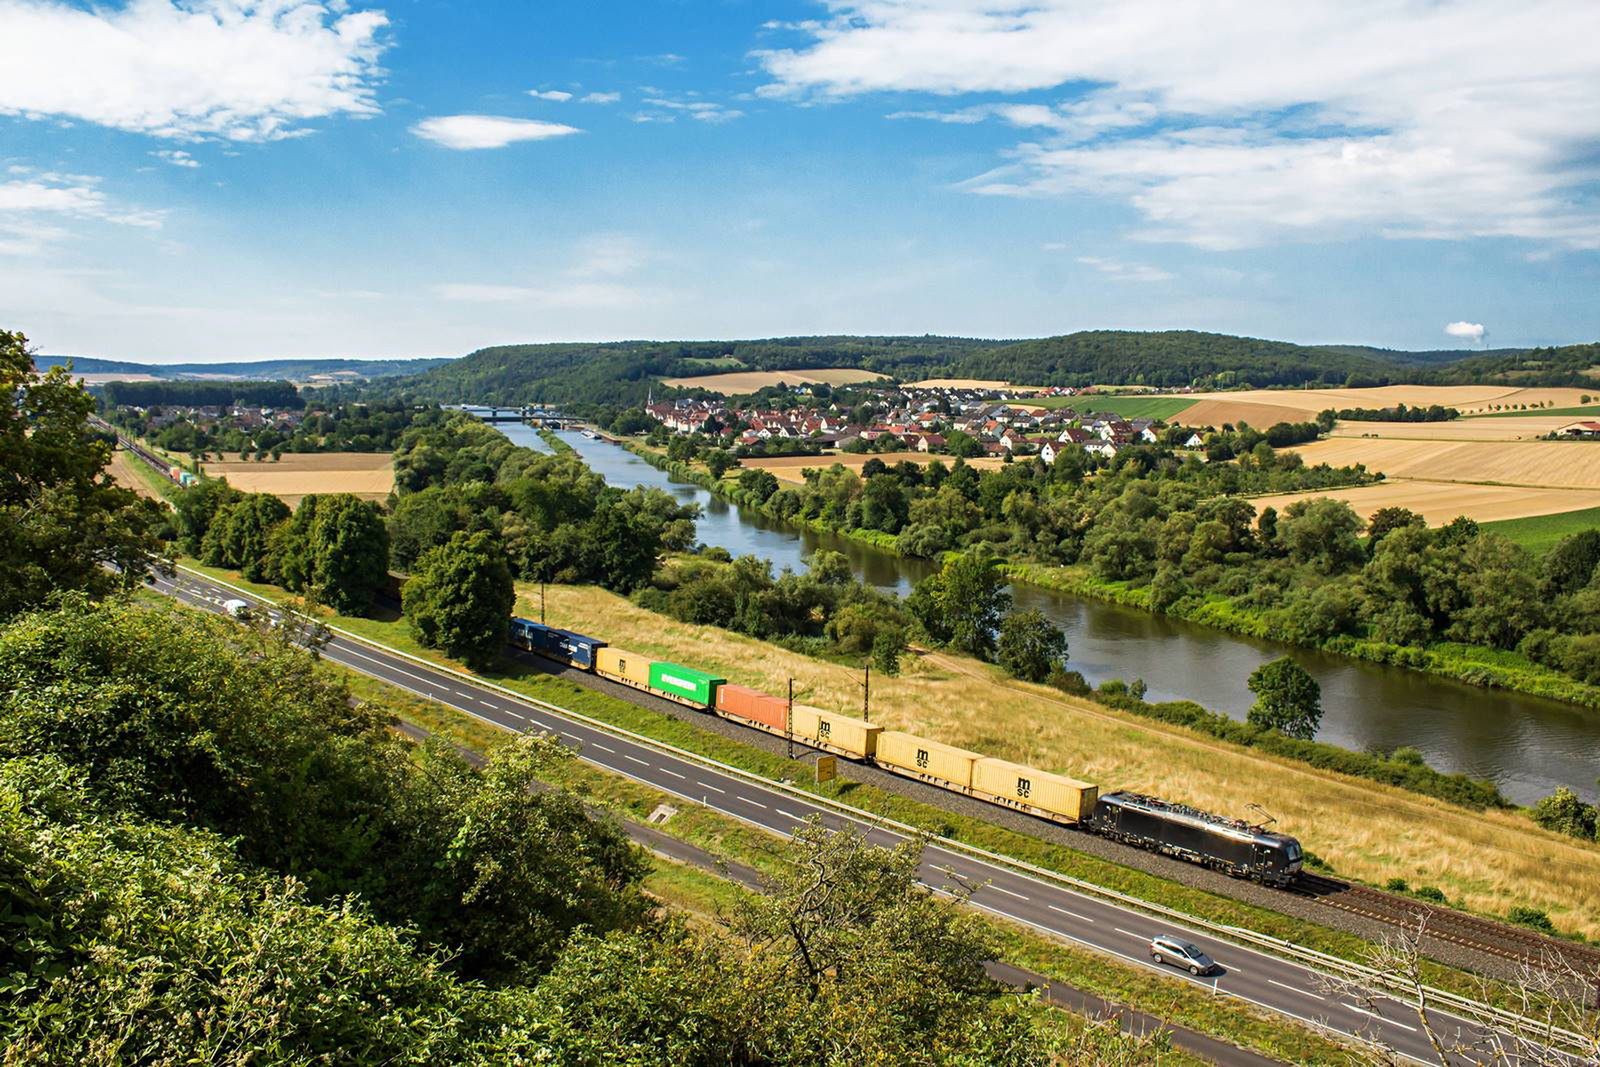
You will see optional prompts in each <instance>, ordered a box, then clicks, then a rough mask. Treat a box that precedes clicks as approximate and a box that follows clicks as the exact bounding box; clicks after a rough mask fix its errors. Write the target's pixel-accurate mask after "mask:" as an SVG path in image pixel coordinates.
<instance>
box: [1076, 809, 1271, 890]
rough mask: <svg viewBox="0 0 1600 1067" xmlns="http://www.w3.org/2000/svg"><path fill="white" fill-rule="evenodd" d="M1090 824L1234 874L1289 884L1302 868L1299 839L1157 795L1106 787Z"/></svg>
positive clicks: (1100, 830) (1119, 838)
mask: <svg viewBox="0 0 1600 1067" xmlns="http://www.w3.org/2000/svg"><path fill="white" fill-rule="evenodd" d="M1090 829H1092V830H1094V832H1095V833H1097V834H1100V835H1101V836H1103V837H1109V838H1112V839H1113V840H1116V841H1123V842H1126V843H1127V844H1130V845H1138V846H1139V847H1141V848H1147V849H1150V850H1152V851H1155V852H1164V853H1166V854H1167V855H1169V856H1177V857H1178V858H1180V859H1186V860H1189V861H1191V862H1194V863H1200V864H1204V865H1205V866H1207V867H1213V868H1215V869H1217V870H1220V871H1224V872H1226V873H1228V874H1231V875H1233V876H1235V877H1238V878H1256V879H1260V880H1261V881H1263V882H1269V883H1272V884H1274V885H1287V884H1288V883H1290V882H1292V881H1293V880H1294V879H1295V878H1296V877H1298V876H1299V874H1300V865H1301V852H1300V842H1299V841H1297V840H1296V839H1294V838H1293V837H1290V836H1288V835H1287V834H1277V833H1272V832H1270V831H1268V830H1264V829H1262V828H1261V827H1259V826H1251V825H1250V824H1249V823H1247V822H1244V821H1243V820H1241V819H1229V818H1226V817H1225V816H1221V815H1214V814H1212V813H1211V812H1208V811H1201V810H1199V809H1197V808H1191V807H1188V806H1186V805H1183V804H1174V803H1172V802H1171V801H1166V800H1162V799H1160V798H1159V797H1147V796H1141V795H1140V794H1138V793H1122V792H1117V793H1107V794H1106V795H1105V796H1103V797H1101V798H1099V799H1098V800H1097V801H1096V802H1095V806H1094V815H1093V817H1092V819H1091V820H1090Z"/></svg>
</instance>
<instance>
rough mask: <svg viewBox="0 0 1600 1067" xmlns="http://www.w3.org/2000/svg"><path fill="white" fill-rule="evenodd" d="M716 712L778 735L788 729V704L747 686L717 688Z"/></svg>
mask: <svg viewBox="0 0 1600 1067" xmlns="http://www.w3.org/2000/svg"><path fill="white" fill-rule="evenodd" d="M717 710H718V711H720V712H722V714H724V715H731V716H733V717H734V718H736V719H745V720H747V721H749V722H752V723H755V724H756V725H757V726H763V727H766V728H767V729H768V730H773V731H776V732H777V733H780V734H781V733H783V732H784V730H786V729H787V728H788V718H789V702H788V701H786V700H782V699H780V698H778V697H775V696H768V695H767V694H766V693H763V692H761V691H760V690H758V689H751V688H749V687H747V686H742V685H728V684H727V683H724V684H722V685H720V686H718V687H717Z"/></svg>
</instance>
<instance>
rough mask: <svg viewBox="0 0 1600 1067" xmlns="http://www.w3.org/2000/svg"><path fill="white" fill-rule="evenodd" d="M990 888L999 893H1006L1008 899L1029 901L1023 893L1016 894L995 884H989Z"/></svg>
mask: <svg viewBox="0 0 1600 1067" xmlns="http://www.w3.org/2000/svg"><path fill="white" fill-rule="evenodd" d="M989 888H990V889H993V890H994V891H995V892H997V893H1004V894H1005V895H1006V896H1008V897H1016V898H1017V899H1018V900H1027V899H1028V898H1027V897H1025V896H1023V895H1022V894H1021V893H1017V892H1014V891H1013V890H1010V889H1007V888H1006V887H1005V886H1003V885H995V884H994V883H992V882H991V883H990V884H989Z"/></svg>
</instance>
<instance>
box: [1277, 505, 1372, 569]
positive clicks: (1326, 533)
mask: <svg viewBox="0 0 1600 1067" xmlns="http://www.w3.org/2000/svg"><path fill="white" fill-rule="evenodd" d="M1361 525H1362V524H1361V517H1360V516H1359V515H1357V514H1356V513H1355V509H1354V508H1352V507H1351V506H1350V505H1349V504H1347V503H1345V502H1344V501H1342V500H1334V499H1332V498H1330V497H1316V498H1314V499H1311V500H1296V501H1295V502H1294V503H1293V504H1290V505H1289V506H1288V507H1287V508H1285V509H1284V511H1283V517H1282V518H1280V519H1279V520H1278V542H1279V544H1281V545H1282V546H1283V547H1284V549H1286V550H1287V551H1288V553H1289V558H1290V559H1292V560H1294V561H1295V562H1296V563H1303V564H1307V565H1309V566H1311V567H1314V568H1315V569H1316V570H1318V571H1320V572H1322V573H1323V574H1338V573H1340V572H1343V571H1346V570H1349V569H1351V568H1353V567H1356V566H1359V565H1360V564H1361V562H1362V561H1363V560H1364V559H1365V558H1366V552H1365V551H1364V550H1363V549H1362V547H1361V542H1360V541H1359V540H1358V539H1357V535H1358V534H1359V533H1360V532H1361Z"/></svg>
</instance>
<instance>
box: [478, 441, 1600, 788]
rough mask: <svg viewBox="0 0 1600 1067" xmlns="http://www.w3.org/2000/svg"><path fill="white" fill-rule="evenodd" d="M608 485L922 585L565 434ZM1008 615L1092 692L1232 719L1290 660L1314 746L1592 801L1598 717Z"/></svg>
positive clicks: (1599, 747) (1264, 647) (1037, 603)
mask: <svg viewBox="0 0 1600 1067" xmlns="http://www.w3.org/2000/svg"><path fill="white" fill-rule="evenodd" d="M496 426H497V428H498V429H500V430H502V431H503V432H504V433H505V434H506V435H507V436H508V437H510V438H511V439H512V440H514V441H516V442H517V443H519V444H526V445H528V446H529V447H533V448H539V449H540V450H541V451H548V449H547V448H546V447H545V445H544V442H543V441H542V440H540V439H539V436H538V434H537V433H536V432H535V431H534V430H533V429H532V428H531V427H528V426H525V425H522V424H519V423H497V424H496ZM559 436H560V437H561V439H562V440H564V441H566V442H567V443H568V444H570V445H571V446H572V447H573V448H574V449H576V450H577V451H578V453H579V454H580V455H581V456H582V457H583V458H584V460H585V462H587V463H588V464H589V466H590V467H591V468H593V469H594V470H595V471H596V472H598V473H599V474H601V475H603V476H604V477H605V479H606V481H607V482H608V483H610V484H612V485H616V486H621V487H623V488H628V487H632V486H635V485H644V486H650V487H652V488H656V489H664V490H666V491H667V492H669V493H671V494H672V495H673V496H675V497H677V498H678V499H679V500H682V501H684V502H685V503H694V504H698V505H700V508H701V511H702V516H701V519H700V521H699V524H698V533H699V538H700V540H701V541H703V542H705V543H706V544H708V545H720V546H721V547H723V548H726V549H727V550H728V551H729V552H732V553H733V554H734V555H736V556H737V555H754V556H758V557H761V558H763V559H768V560H771V561H772V564H773V567H774V569H775V570H781V569H782V568H784V567H792V568H794V569H795V570H797V571H798V570H804V569H805V566H806V564H805V560H806V559H807V558H809V557H810V555H811V554H812V553H813V552H815V551H816V550H817V549H818V548H831V549H834V550H836V551H839V552H842V553H844V554H845V556H847V557H848V558H849V560H850V563H851V566H852V567H853V568H854V569H855V572H856V574H857V575H858V576H859V577H860V578H861V580H862V581H865V582H867V583H869V584H871V585H874V586H877V587H879V588H881V589H886V590H890V591H893V592H896V593H900V594H904V593H906V592H908V591H909V590H910V588H911V586H912V584H913V583H915V582H916V581H917V580H918V579H919V578H921V577H922V576H924V575H925V574H927V573H928V571H929V569H930V568H931V566H932V565H931V564H930V563H929V562H928V561H927V560H917V559H904V558H901V557H899V556H896V555H894V554H892V553H888V552H883V551H881V550H879V549H876V548H873V547H872V546H870V545H865V544H862V543H861V542H859V541H853V540H850V539H848V538H843V537H837V536H834V535H829V534H821V533H817V532H815V531H812V530H807V529H803V528H797V527H792V526H789V525H787V524H784V523H779V522H775V521H774V520H772V519H770V518H767V517H766V516H764V515H761V514H758V513H753V512H752V513H748V514H747V513H744V512H741V511H740V509H739V508H737V507H735V506H734V505H732V504H729V503H728V502H727V501H724V500H722V499H721V498H719V497H716V496H713V495H712V494H711V493H708V492H707V491H706V490H704V489H702V488H701V487H699V486H698V485H694V484H693V483H688V482H682V481H679V480H677V479H675V478H673V477H671V476H670V475H668V474H666V473H665V472H663V471H660V470H657V469H656V468H655V467H652V466H651V465H650V464H648V463H646V462H645V461H644V460H642V459H640V458H639V457H637V456H635V455H633V454H632V453H630V452H628V451H626V450H625V449H623V448H620V447H618V446H616V445H613V444H610V443H609V442H606V441H598V440H593V439H590V438H586V437H584V436H582V435H581V434H579V433H577V432H574V431H562V432H561V433H560V435H559ZM1012 592H1013V595H1014V597H1015V600H1016V604H1017V606H1018V607H1021V608H1038V609H1039V610H1040V611H1042V612H1044V614H1045V615H1047V616H1048V617H1049V618H1050V619H1052V620H1053V621H1054V622H1055V624H1056V625H1057V626H1059V627H1061V629H1062V630H1063V631H1065V632H1066V635H1067V643H1068V656H1069V660H1070V663H1069V664H1068V665H1069V666H1070V667H1071V668H1072V669H1073V670H1076V671H1079V672H1081V673H1082V674H1083V676H1084V677H1085V678H1087V679H1088V680H1089V681H1090V682H1091V683H1095V684H1098V683H1100V682H1102V681H1105V680H1106V679H1108V678H1122V679H1124V680H1126V681H1129V682H1132V681H1133V680H1134V679H1135V678H1142V679H1144V682H1145V684H1146V685H1147V686H1148V687H1149V693H1148V697H1147V699H1150V700H1180V699H1187V700H1193V701H1195V702H1196V703H1198V704H1201V705H1203V706H1204V707H1207V708H1210V709H1212V710H1214V711H1220V712H1226V713H1227V714H1229V715H1232V716H1234V717H1235V718H1239V719H1242V718H1243V717H1244V713H1245V711H1246V709H1248V708H1249V706H1250V703H1251V700H1252V697H1251V695H1250V692H1249V690H1248V689H1246V687H1245V681H1246V679H1247V678H1248V677H1249V676H1250V672H1251V671H1253V670H1255V669H1256V667H1258V666H1260V665H1261V664H1263V663H1265V662H1267V661H1268V660H1271V659H1275V658H1276V657H1278V656H1281V655H1284V654H1285V653H1289V654H1291V655H1293V656H1294V658H1295V660H1297V661H1298V662H1299V663H1300V664H1301V665H1302V666H1303V667H1305V668H1306V669H1307V670H1308V671H1310V672H1311V674H1312V675H1313V676H1314V677H1315V678H1316V679H1317V681H1318V682H1319V683H1321V685H1322V704H1323V716H1322V726H1321V729H1320V731H1319V732H1318V734H1317V737H1318V739H1319V740H1322V741H1328V742H1331V743H1332V744H1336V745H1342V746H1344V747H1346V748H1353V749H1359V750H1363V751H1374V750H1383V751H1389V750H1392V749H1395V748H1398V747H1400V746H1401V745H1410V746H1412V747H1413V748H1416V749H1418V750H1419V751H1420V752H1422V754H1423V755H1424V756H1425V757H1426V758H1427V760H1428V763H1429V764H1431V765H1432V766H1434V767H1437V768H1439V769H1441V770H1445V771H1462V772H1465V773H1467V774H1469V775H1471V776H1473V777H1474V778H1487V779H1489V780H1490V781H1493V782H1495V783H1496V784H1497V785H1498V786H1499V787H1500V789H1501V790H1502V791H1503V792H1504V793H1505V795H1506V796H1507V797H1509V798H1511V799H1512V800H1514V801H1516V802H1518V803H1522V804H1531V803H1533V802H1534V801H1536V800H1538V799H1539V798H1540V797H1543V796H1546V795H1547V794H1549V793H1551V792H1553V791H1554V790H1555V789H1556V788H1557V787H1559V786H1563V785H1565V786H1570V787H1571V788H1573V789H1574V790H1576V791H1577V792H1578V793H1579V794H1580V795H1582V796H1584V797H1586V798H1587V799H1590V800H1594V799H1597V798H1600V788H1597V786H1596V777H1597V776H1600V713H1595V712H1589V711H1586V710H1584V709H1582V708H1578V707H1576V706H1573V705H1570V704H1564V703H1561V702H1558V701H1551V700H1543V699H1540V698H1538V697H1531V696H1523V695H1520V694H1516V693H1506V692H1503V691H1500V690H1484V689H1479V688H1476V687H1474V686H1469V685H1465V684H1463V683H1460V682H1455V681H1451V680H1449V679H1445V678H1438V677H1434V676H1432V675H1427V674H1422V673H1419V672H1416V671H1407V670H1402V669H1399V668H1395V667H1385V666H1382V665H1379V664H1372V663H1364V662H1360V661H1356V660H1349V659H1345V658H1343V657H1340V656H1330V655H1325V654H1323V653H1319V652H1313V651H1308V650H1306V649H1298V648H1293V649H1292V648H1288V647H1287V646H1282V645H1277V644H1274V643H1272V642H1268V641H1256V640H1252V639H1250V638H1244V637H1237V636H1235V635H1233V634H1228V633H1224V632H1222V631H1220V630H1212V629H1209V628H1207V627H1203V626H1196V625H1193V624H1191V623H1186V622H1184V621H1182V620H1178V619H1171V618H1168V617H1166V616H1162V615H1153V614H1150V613H1147V612H1143V611H1138V610H1135V609H1132V608H1124V607H1119V606H1117V605H1113V604H1105V603H1101V602H1099V601H1094V600H1083V599H1079V598H1077V597H1073V596H1070V595H1068V594H1065V593H1059V592H1056V591H1054V590H1050V589H1043V588H1040V587H1038V586H1032V585H1017V586H1015V587H1013V590H1012Z"/></svg>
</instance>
